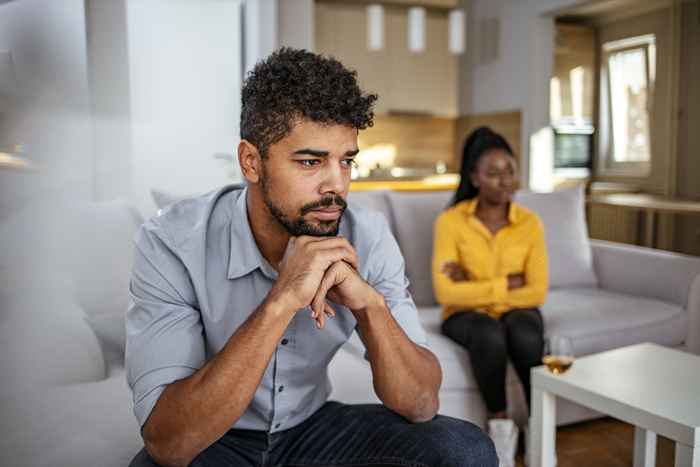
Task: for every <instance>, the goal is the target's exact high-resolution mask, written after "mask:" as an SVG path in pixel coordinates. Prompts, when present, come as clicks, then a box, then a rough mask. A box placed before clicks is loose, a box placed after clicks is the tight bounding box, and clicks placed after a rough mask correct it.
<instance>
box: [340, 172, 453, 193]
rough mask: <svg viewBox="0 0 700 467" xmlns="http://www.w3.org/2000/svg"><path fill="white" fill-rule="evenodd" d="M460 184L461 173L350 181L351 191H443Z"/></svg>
mask: <svg viewBox="0 0 700 467" xmlns="http://www.w3.org/2000/svg"><path fill="white" fill-rule="evenodd" d="M458 184H459V174H453V173H450V174H442V175H429V176H425V177H416V178H410V179H407V178H387V179H379V180H378V179H371V178H370V179H356V180H353V181H352V182H350V191H367V190H392V191H441V190H454V189H456V188H457V185H458Z"/></svg>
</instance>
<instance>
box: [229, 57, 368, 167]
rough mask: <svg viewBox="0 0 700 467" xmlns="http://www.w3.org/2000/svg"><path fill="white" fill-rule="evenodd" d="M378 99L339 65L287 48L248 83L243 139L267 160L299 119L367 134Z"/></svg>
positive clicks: (353, 73) (258, 69)
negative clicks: (362, 131) (275, 145)
mask: <svg viewBox="0 0 700 467" xmlns="http://www.w3.org/2000/svg"><path fill="white" fill-rule="evenodd" d="M376 100H377V95H376V94H365V93H363V92H362V91H361V90H360V88H359V86H358V84H357V72H356V71H354V70H348V69H347V68H345V67H344V66H343V64H342V63H340V62H339V61H338V60H336V59H334V58H332V57H324V56H321V55H318V54H314V53H312V52H309V51H307V50H298V49H292V48H288V47H284V48H281V49H279V50H277V51H275V52H274V53H272V55H270V56H269V57H267V58H266V59H265V60H263V61H261V62H259V63H257V64H256V65H255V68H253V70H252V71H251V72H250V73H249V74H248V76H247V77H246V79H245V82H244V83H243V90H242V101H243V105H242V108H241V138H242V139H245V140H248V141H249V142H250V143H252V144H253V145H254V146H255V147H256V148H257V149H258V151H259V152H260V155H261V156H263V157H266V155H267V150H268V148H269V147H270V146H271V145H272V144H274V143H276V142H278V141H279V140H281V139H282V138H284V137H285V136H287V135H288V134H289V133H290V132H291V130H292V127H293V126H294V124H295V123H296V122H297V121H298V120H299V119H300V118H306V119H309V120H311V121H314V122H318V123H326V124H328V123H337V124H340V125H350V126H352V127H353V128H357V129H358V130H364V129H365V128H367V127H371V126H372V125H373V119H374V112H373V111H372V106H373V105H374V101H376Z"/></svg>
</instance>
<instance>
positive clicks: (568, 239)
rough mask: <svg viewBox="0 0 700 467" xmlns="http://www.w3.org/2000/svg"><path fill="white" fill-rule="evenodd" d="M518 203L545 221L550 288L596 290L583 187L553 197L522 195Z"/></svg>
mask: <svg viewBox="0 0 700 467" xmlns="http://www.w3.org/2000/svg"><path fill="white" fill-rule="evenodd" d="M515 201H516V202H517V203H520V204H522V205H523V206H525V207H526V208H529V209H531V210H532V211H534V212H536V213H537V214H538V215H539V216H540V218H541V219H542V223H543V224H544V230H545V240H546V243H547V253H548V257H549V286H550V288H552V289H555V288H560V287H588V286H592V287H595V286H596V285H597V281H596V276H595V272H594V269H593V254H592V252H591V245H590V241H589V240H588V227H587V224H586V214H585V204H584V203H585V199H584V194H583V187H576V188H571V189H566V190H559V191H555V192H553V193H533V192H526V191H519V192H518V193H516V195H515Z"/></svg>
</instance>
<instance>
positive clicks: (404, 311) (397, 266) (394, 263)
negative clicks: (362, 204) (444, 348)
mask: <svg viewBox="0 0 700 467" xmlns="http://www.w3.org/2000/svg"><path fill="white" fill-rule="evenodd" d="M375 222H376V224H375V225H377V226H378V234H377V243H376V244H375V245H374V247H373V248H372V251H371V253H370V255H369V260H370V268H369V274H368V278H367V280H368V282H369V284H370V285H371V286H372V287H374V289H375V290H376V291H377V292H379V293H381V294H382V295H383V296H384V301H385V302H386V304H387V307H388V308H389V309H390V310H391V314H392V315H393V316H394V319H395V320H396V322H397V323H398V324H399V326H401V328H402V329H403V331H404V332H405V333H406V335H407V336H408V338H409V339H411V341H413V342H414V343H415V344H418V345H420V346H422V347H425V348H429V346H428V339H427V336H426V334H425V330H424V329H423V326H422V325H421V324H420V321H419V319H418V311H417V310H416V304H415V303H414V302H413V298H412V297H411V294H410V293H409V291H408V285H409V283H408V279H407V278H406V273H405V264H404V259H403V255H402V254H401V250H400V249H399V245H398V244H397V243H396V239H395V238H394V236H393V235H392V233H391V230H390V229H389V225H388V223H387V221H386V219H385V218H384V217H383V216H380V215H378V216H377V219H376V220H375Z"/></svg>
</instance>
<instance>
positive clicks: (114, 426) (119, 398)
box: [0, 368, 143, 467]
mask: <svg viewBox="0 0 700 467" xmlns="http://www.w3.org/2000/svg"><path fill="white" fill-rule="evenodd" d="M131 405H132V401H131V392H130V391H129V388H128V386H127V385H126V377H125V376H124V369H123V368H121V369H120V371H117V372H115V373H114V374H113V375H111V376H110V377H109V378H107V379H104V380H102V381H97V382H93V383H83V384H72V385H65V386H61V387H43V388H37V391H33V392H29V393H23V394H18V395H14V396H12V397H4V398H3V397H0V413H2V414H3V417H5V416H6V417H8V418H7V419H8V420H12V423H7V424H6V426H5V428H7V429H6V430H5V432H3V433H2V436H0V465H8V466H9V465H12V466H14V467H50V466H73V467H88V466H100V467H124V466H126V465H129V462H131V459H132V458H133V457H134V456H135V455H136V453H137V452H138V451H139V450H140V449H141V448H142V447H143V440H142V439H141V436H140V433H139V426H138V422H137V421H136V418H134V415H133V412H132V410H131Z"/></svg>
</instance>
